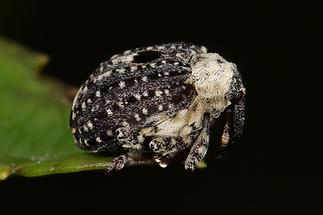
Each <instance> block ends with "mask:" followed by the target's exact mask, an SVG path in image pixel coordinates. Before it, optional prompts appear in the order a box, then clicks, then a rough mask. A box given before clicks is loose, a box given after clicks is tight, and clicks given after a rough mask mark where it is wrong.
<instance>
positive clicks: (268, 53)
mask: <svg viewBox="0 0 323 215" xmlns="http://www.w3.org/2000/svg"><path fill="white" fill-rule="evenodd" d="M102 2H103V1H102ZM102 2H100V1H91V2H84V3H81V2H72V1H69V2H67V1H66V2H64V3H57V2H56V3H50V2H49V1H46V2H45V1H35V0H34V1H17V0H16V1H9V0H5V1H1V3H0V35H1V36H4V37H7V38H10V39H14V40H16V41H18V42H20V43H22V44H25V45H27V46H29V47H31V48H33V49H35V50H38V51H41V52H44V53H47V54H49V56H50V58H51V61H50V64H49V65H48V66H47V67H46V68H45V73H46V74H47V75H50V76H53V77H56V78H59V79H61V80H63V81H65V82H66V83H69V84H73V85H76V86H78V85H80V84H82V82H83V81H84V80H85V79H86V78H87V76H88V75H89V74H90V73H91V72H92V71H93V70H94V69H95V68H96V67H97V66H98V64H99V63H100V62H102V61H104V60H106V59H107V58H108V57H110V56H112V55H113V54H115V53H118V52H121V51H123V50H125V49H129V48H134V47H140V46H146V45H153V44H158V43H164V42H172V41H185V42H193V43H197V44H202V45H204V46H206V47H207V48H208V49H209V50H210V51H213V52H217V53H220V54H221V55H222V56H223V57H225V58H226V59H227V60H229V61H232V62H234V63H236V64H237V65H238V68H239V70H240V71H241V73H242V75H243V80H244V83H245V86H246V88H247V98H246V99H247V125H246V129H245V133H244V136H243V138H242V140H241V141H240V142H239V144H238V145H236V146H235V147H234V149H233V151H232V153H231V156H230V157H228V158H227V159H225V160H215V158H214V157H212V154H213V153H214V151H213V152H212V150H210V151H209V153H208V156H207V161H208V165H209V166H208V168H206V169H204V170H199V171H196V172H193V173H190V172H187V171H185V170H183V168H182V167H181V166H170V167H169V168H166V169H161V168H157V167H145V168H139V167H138V168H128V169H125V170H122V171H120V172H117V173H115V174H114V175H112V176H106V175H104V174H103V173H102V172H101V171H99V172H86V173H77V174H68V175H55V176H46V177H40V178H22V177H12V178H9V179H8V180H7V181H4V182H0V199H1V203H0V204H1V211H5V210H8V211H11V212H12V213H14V212H16V211H18V210H19V211H31V212H44V213H53V214H54V213H55V214H57V213H61V214H67V213H70V212H77V213H88V214H99V213H100V214H101V213H102V214H112V213H127V214H129V213H133V214H134V213H149V214H156V213H163V214H173V213H177V214H179V213H198V214H238V213H239V214H281V213H282V214H283V213H284V214H291V213H292V212H293V213H295V212H300V213H308V214H322V212H323V205H322V203H323V201H322V194H323V192H322V181H323V180H322V179H323V177H322V171H321V170H322V168H321V166H322V159H321V158H320V156H322V153H320V152H321V148H320V147H319V145H320V144H321V143H322V141H320V140H318V139H316V138H315V136H316V135H317V133H318V131H319V129H322V125H321V124H319V123H320V118H321V114H320V110H321V108H320V107H321V105H320V104H319V102H320V100H321V99H322V98H321V97H322V96H321V95H318V94H319V93H320V89H319V87H320V82H322V81H320V80H321V79H320V77H319V74H320V72H321V71H320V70H321V68H320V67H319V63H320V61H321V59H320V58H321V57H320V55H321V54H320V52H319V43H318V41H319V38H321V37H320V34H321V31H320V30H321V29H320V28H322V22H321V17H320V16H319V13H320V11H319V7H318V6H317V5H311V4H310V3H309V2H304V3H302V4H296V3H293V4H291V3H289V4H287V3H286V4H283V3H282V2H280V3H265V2H262V1H259V2H260V3H258V4H255V3H252V4H251V3H250V4H247V3H245V2H244V3H243V4H235V3H233V2H232V3H230V2H225V3H224V2H223V1H214V2H212V3H208V2H204V1H193V2H192V3H190V2H189V1H186V2H176V1H171V2H167V1H149V2H139V1H128V2H127V1H119V2H117V1H113V2H110V3H109V2H108V1H106V2H105V3H102ZM316 64H318V66H316ZM67 121H68V119H67ZM316 123H318V124H316ZM1 213H2V212H1Z"/></svg>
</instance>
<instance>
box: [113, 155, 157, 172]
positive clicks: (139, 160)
mask: <svg viewBox="0 0 323 215" xmlns="http://www.w3.org/2000/svg"><path fill="white" fill-rule="evenodd" d="M155 163H156V162H155V160H154V157H153V156H149V155H146V154H144V153H142V152H140V151H137V150H130V151H129V152H128V153H126V154H123V155H120V156H118V157H115V158H114V159H113V160H112V162H111V165H110V167H108V169H107V172H108V173H110V172H111V171H112V170H121V169H123V168H124V167H125V166H136V165H152V164H155Z"/></svg>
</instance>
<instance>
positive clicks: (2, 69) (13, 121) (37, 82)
mask: <svg viewBox="0 0 323 215" xmlns="http://www.w3.org/2000/svg"><path fill="white" fill-rule="evenodd" d="M47 61H48V57H47V56H46V55H43V54H39V53H35V52H32V51H30V50H27V49H25V48H23V47H21V46H18V45H16V44H14V43H12V42H10V41H7V40H4V39H1V38H0V99H1V100H0V102H1V104H0V180H1V179H2V180H3V179H6V178H7V177H8V176H9V175H23V176H28V177H31V176H41V175H48V174H55V173H68V172H76V171H82V170H93V169H106V168H107V166H108V165H109V162H111V158H109V157H105V156H99V155H94V154H88V153H85V152H83V151H81V150H80V149H79V148H78V147H77V146H76V145H75V144H74V143H73V139H72V135H71V132H70V129H69V125H68V123H69V113H70V106H71V104H70V102H68V101H66V100H64V94H65V93H66V92H65V91H66V87H64V86H63V85H62V84H59V83H57V82H54V81H53V80H49V79H46V78H44V77H42V76H41V75H40V74H39V73H37V71H40V70H41V68H43V67H44V65H45V64H46V63H47Z"/></svg>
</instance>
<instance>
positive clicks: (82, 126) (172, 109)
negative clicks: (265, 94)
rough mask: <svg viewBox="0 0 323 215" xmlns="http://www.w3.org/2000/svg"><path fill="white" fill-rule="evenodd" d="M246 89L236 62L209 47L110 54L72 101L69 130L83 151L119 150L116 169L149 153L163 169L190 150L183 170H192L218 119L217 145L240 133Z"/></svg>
mask: <svg viewBox="0 0 323 215" xmlns="http://www.w3.org/2000/svg"><path fill="white" fill-rule="evenodd" d="M245 92H246V90H245V87H244V85H243V83H242V79H241V74H240V72H239V71H238V70H237V67H236V65H235V64H233V63H231V62H228V61H227V60H225V59H224V58H223V57H221V56H220V55H219V54H217V53H208V52H207V49H206V48H205V47H204V46H199V45H194V44H190V43H183V42H178V43H168V44H162V45H155V46H149V47H143V48H136V49H132V50H127V51H125V52H123V53H121V54H117V55H114V56H112V57H111V58H110V59H109V60H107V61H105V62H103V63H101V64H100V66H99V67H98V68H97V69H96V70H95V71H94V72H93V73H92V74H91V75H90V77H89V78H88V79H87V80H86V81H85V83H84V84H83V85H82V86H81V87H80V89H79V91H78V93H77V95H76V96H75V99H74V101H73V105H72V111H71V119H70V127H71V130H72V133H73V136H74V140H75V142H76V144H77V145H78V146H79V147H80V148H82V149H84V150H86V151H90V152H93V153H98V152H119V153H121V155H119V156H117V157H116V158H114V159H113V161H112V165H111V168H110V169H111V170H112V169H116V170H119V169H122V168H123V167H124V166H125V165H132V164H135V163H145V162H148V160H149V159H146V158H147V155H149V157H151V158H152V159H153V161H154V162H157V163H158V164H159V165H160V166H161V167H166V166H167V165H168V164H169V163H170V162H171V161H172V158H174V157H175V156H176V155H177V154H178V153H179V152H182V151H185V150H187V151H188V154H187V156H186V158H185V161H184V167H185V169H188V170H194V169H195V167H196V166H197V164H198V162H199V161H201V160H202V159H203V158H204V156H205V155H206V152H207V149H208V146H209V136H210V125H211V124H213V123H214V122H215V121H216V120H217V119H218V118H219V116H220V115H221V114H224V116H225V124H224V128H223V132H222V136H221V140H220V145H221V146H222V147H225V146H227V145H230V144H231V143H232V142H234V141H236V139H237V138H239V137H240V136H241V134H242V130H243V125H244V121H245V102H244V98H245ZM149 162H151V160H149Z"/></svg>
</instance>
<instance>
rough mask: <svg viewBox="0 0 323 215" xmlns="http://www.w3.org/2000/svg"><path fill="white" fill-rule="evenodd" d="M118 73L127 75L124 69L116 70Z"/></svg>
mask: <svg viewBox="0 0 323 215" xmlns="http://www.w3.org/2000/svg"><path fill="white" fill-rule="evenodd" d="M116 72H119V73H120V74H123V73H125V69H124V68H120V69H116Z"/></svg>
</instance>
